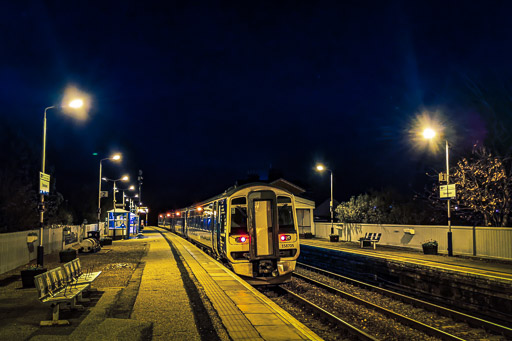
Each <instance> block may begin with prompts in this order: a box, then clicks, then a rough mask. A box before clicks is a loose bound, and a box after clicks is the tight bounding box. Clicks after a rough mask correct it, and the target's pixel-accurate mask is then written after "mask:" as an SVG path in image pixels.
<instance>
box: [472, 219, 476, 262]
mask: <svg viewBox="0 0 512 341" xmlns="http://www.w3.org/2000/svg"><path fill="white" fill-rule="evenodd" d="M473 256H476V224H473Z"/></svg>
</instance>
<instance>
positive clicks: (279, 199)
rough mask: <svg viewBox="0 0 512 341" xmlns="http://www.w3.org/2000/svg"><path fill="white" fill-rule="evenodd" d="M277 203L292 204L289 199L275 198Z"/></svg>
mask: <svg viewBox="0 0 512 341" xmlns="http://www.w3.org/2000/svg"><path fill="white" fill-rule="evenodd" d="M277 203H278V204H291V203H292V199H291V198H289V197H281V196H279V197H277Z"/></svg>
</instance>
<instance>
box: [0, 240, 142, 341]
mask: <svg viewBox="0 0 512 341" xmlns="http://www.w3.org/2000/svg"><path fill="white" fill-rule="evenodd" d="M147 247H148V246H147V242H146V241H145V240H136V239H132V240H127V241H115V242H114V245H108V246H104V247H103V248H102V250H101V251H100V252H97V253H92V254H78V257H79V258H80V263H81V265H82V268H83V271H92V270H93V271H102V273H101V275H100V276H99V277H98V278H97V279H96V281H95V283H94V287H95V288H97V289H98V291H97V292H92V293H90V294H89V293H88V295H89V298H91V302H90V303H84V306H86V310H85V311H83V312H82V311H69V310H62V311H61V318H62V319H67V320H69V321H70V323H71V325H69V326H58V327H45V328H41V327H39V321H42V320H48V319H51V309H50V308H49V307H48V306H46V305H43V304H41V303H40V302H39V300H38V299H37V291H36V289H34V288H28V289H23V288H22V283H21V277H20V271H21V270H24V269H26V268H27V266H20V267H18V268H16V269H14V270H11V271H9V272H7V273H3V274H2V275H0V308H1V309H0V340H26V339H29V338H31V337H32V336H35V335H69V334H70V333H71V332H73V330H74V329H75V328H76V326H78V325H79V324H80V322H81V321H83V319H84V318H85V317H86V316H87V314H88V313H89V310H90V308H92V307H93V306H94V305H95V304H96V302H97V301H98V300H99V299H100V298H101V295H102V292H103V290H106V289H108V288H125V287H126V286H127V285H128V281H129V280H130V278H131V277H132V274H133V273H134V270H135V268H136V267H137V265H138V264H139V263H140V261H141V259H142V256H143V255H144V254H145V252H146V249H147ZM31 264H35V261H34V262H32V263H31ZM61 265H62V263H60V262H59V253H58V252H56V253H53V254H51V255H45V257H44V267H45V268H47V269H48V270H51V269H54V268H56V267H59V266H61ZM86 297H87V296H86Z"/></svg>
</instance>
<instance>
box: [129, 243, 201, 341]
mask: <svg viewBox="0 0 512 341" xmlns="http://www.w3.org/2000/svg"><path fill="white" fill-rule="evenodd" d="M146 236H148V238H149V245H150V248H149V252H148V254H147V255H146V256H145V257H144V258H143V259H142V261H143V262H145V263H146V265H145V267H144V273H143V275H142V280H141V283H140V288H139V294H138V296H137V300H136V301H135V305H134V307H133V311H132V315H131V318H132V319H135V320H139V321H143V322H152V323H153V340H201V338H200V336H199V333H198V331H197V328H196V324H195V323H194V314H193V312H192V308H191V307H190V302H189V298H188V296H187V293H186V291H185V288H184V286H183V280H182V278H181V273H180V271H179V268H178V265H177V263H176V260H175V259H174V255H173V254H172V252H171V249H170V247H169V244H168V243H167V241H166V240H165V239H164V238H163V237H162V236H161V235H160V234H157V233H152V234H146Z"/></svg>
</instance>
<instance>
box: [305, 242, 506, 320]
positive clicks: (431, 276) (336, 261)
mask: <svg viewBox="0 0 512 341" xmlns="http://www.w3.org/2000/svg"><path fill="white" fill-rule="evenodd" d="M298 261H299V262H302V263H305V264H308V265H313V266H316V267H319V268H323V269H325V270H328V271H331V272H334V273H338V274H341V275H346V276H348V277H351V278H356V279H359V280H362V281H365V282H369V283H372V284H375V285H379V286H384V287H388V288H390V289H396V290H399V291H402V292H404V293H406V294H410V295H413V296H416V297H419V298H421V299H424V300H427V301H429V302H432V303H437V304H440V305H445V306H448V307H451V308H455V309H459V310H462V311H466V312H469V313H471V314H473V315H475V316H479V317H481V318H484V319H490V320H492V321H496V322H501V323H505V325H510V324H512V295H511V293H512V262H511V261H506V260H499V259H485V258H481V257H471V256H463V255H460V256H457V255H454V256H452V257H450V256H448V255H447V254H438V255H429V254H423V252H421V251H419V250H414V249H410V248H405V247H395V246H385V245H379V244H377V247H376V249H373V247H367V248H361V247H360V244H359V242H343V241H341V242H330V241H329V240H327V239H320V238H313V239H301V253H300V256H299V259H298Z"/></svg>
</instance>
